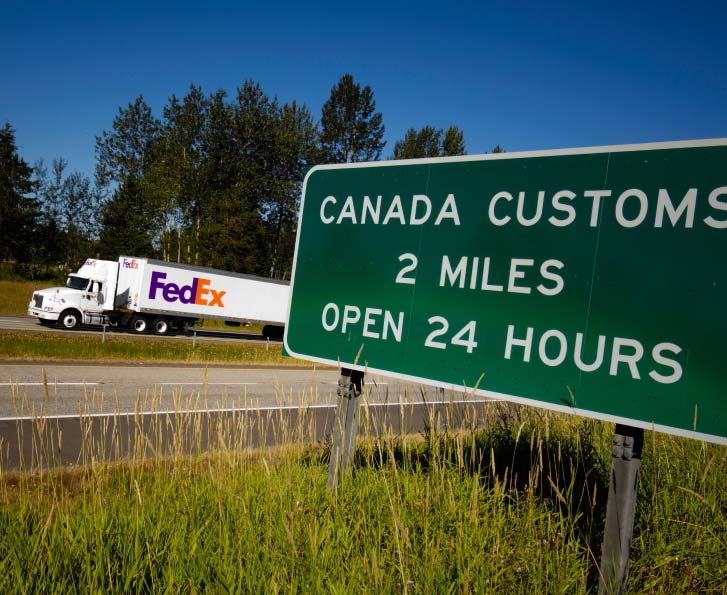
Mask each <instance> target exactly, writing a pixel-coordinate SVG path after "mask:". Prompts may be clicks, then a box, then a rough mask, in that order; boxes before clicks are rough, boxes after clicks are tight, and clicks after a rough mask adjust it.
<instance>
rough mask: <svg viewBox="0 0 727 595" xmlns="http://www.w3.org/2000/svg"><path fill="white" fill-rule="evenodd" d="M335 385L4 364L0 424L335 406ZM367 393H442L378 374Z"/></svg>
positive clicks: (260, 372) (293, 374) (167, 368)
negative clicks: (51, 418) (45, 418)
mask: <svg viewBox="0 0 727 595" xmlns="http://www.w3.org/2000/svg"><path fill="white" fill-rule="evenodd" d="M338 378H339V372H338V370H336V369H332V368H323V369H316V368H313V367H311V368H304V369H300V368H280V367H278V368H264V367H235V366H215V367H199V366H179V365H158V364H140V363H139V364H135V363H131V364H107V363H104V364H102V365H98V364H78V365H74V364H65V363H51V362H44V363H28V364H25V363H22V364H20V363H6V364H2V365H0V418H7V417H22V416H31V415H43V416H53V415H69V414H75V415H78V414H84V415H89V414H97V413H127V412H132V413H133V412H135V411H143V412H155V411H174V410H185V411H186V410H202V409H204V410H209V409H230V408H249V407H275V406H279V405H284V406H289V405H296V406H298V405H312V404H315V405H331V404H335V403H336V388H337V383H338ZM366 388H367V391H366V395H367V399H369V400H370V401H371V402H376V403H385V402H390V401H392V400H397V402H398V400H399V398H401V399H404V400H405V401H412V400H418V401H420V402H421V401H427V400H438V399H440V398H441V394H440V393H441V391H440V390H439V389H435V388H431V387H424V386H420V385H411V384H408V383H403V382H399V381H396V380H394V379H391V378H386V377H383V376H378V375H369V376H368V377H367V378H366ZM454 397H455V398H457V399H459V398H460V396H459V395H454Z"/></svg>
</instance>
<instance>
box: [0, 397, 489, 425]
mask: <svg viewBox="0 0 727 595" xmlns="http://www.w3.org/2000/svg"><path fill="white" fill-rule="evenodd" d="M500 401H502V399H472V400H467V401H457V400H455V401H449V400H447V401H427V402H426V403H424V402H421V403H367V404H366V407H372V408H373V407H399V406H402V405H403V406H405V407H409V406H422V405H424V406H428V405H479V404H482V403H498V402H500ZM337 406H338V405H335V404H325V403H323V404H318V405H275V406H270V407H241V408H238V407H228V408H225V409H185V410H182V411H173V410H168V411H142V412H140V413H135V412H134V411H127V412H124V413H121V412H116V413H87V414H83V415H82V416H81V417H83V418H84V419H88V418H94V417H121V416H126V417H134V416H136V415H190V414H199V413H256V412H263V413H264V412H267V411H290V410H293V409H303V410H306V409H335V408H336V407H337ZM40 418H42V419H44V420H53V419H78V418H79V415H78V414H77V413H69V414H64V415H48V416H35V417H32V416H24V417H0V422H3V421H28V420H31V421H32V420H36V419H40Z"/></svg>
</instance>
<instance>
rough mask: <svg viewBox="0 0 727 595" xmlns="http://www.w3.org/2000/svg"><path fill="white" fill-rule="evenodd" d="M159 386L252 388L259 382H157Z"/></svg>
mask: <svg viewBox="0 0 727 595" xmlns="http://www.w3.org/2000/svg"><path fill="white" fill-rule="evenodd" d="M155 384H156V385H157V386H204V385H205V384H206V385H207V386H252V385H255V384H257V382H155Z"/></svg>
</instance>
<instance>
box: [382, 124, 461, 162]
mask: <svg viewBox="0 0 727 595" xmlns="http://www.w3.org/2000/svg"><path fill="white" fill-rule="evenodd" d="M464 154H465V147H464V133H463V132H462V131H461V130H460V129H459V128H458V127H457V126H450V127H449V128H448V129H447V131H446V132H444V131H443V130H437V129H435V128H434V127H433V126H425V127H424V128H422V129H421V130H415V129H414V128H410V129H409V130H407V131H406V135H405V136H404V138H403V139H402V140H400V141H397V142H396V144H395V145H394V156H393V158H394V159H422V158H427V157H453V156H455V155H464Z"/></svg>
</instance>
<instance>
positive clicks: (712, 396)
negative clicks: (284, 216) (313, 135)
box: [285, 139, 727, 444]
mask: <svg viewBox="0 0 727 595" xmlns="http://www.w3.org/2000/svg"><path fill="white" fill-rule="evenodd" d="M726 240H727V139H718V140H706V141H687V142H675V143H658V144H646V145H625V146H616V147H595V148H586V149H573V150H571V149H568V150H557V151H543V152H531V153H500V154H494V155H482V156H465V157H455V158H441V159H423V160H409V161H388V162H376V163H358V164H345V165H326V166H318V167H315V168H313V169H312V170H311V171H310V172H309V173H308V175H307V176H306V178H305V182H304V186H303V197H302V201H301V216H300V220H299V227H298V237H297V244H296V256H295V262H294V268H293V276H292V281H291V300H290V306H289V317H288V324H287V326H286V333H285V345H286V349H287V350H288V352H289V353H290V354H291V355H293V356H295V357H299V358H303V359H308V360H311V361H314V362H320V363H325V364H331V365H340V366H342V367H344V368H349V369H352V370H359V371H361V370H364V369H368V370H371V371H373V372H379V373H382V374H388V375H391V376H395V377H398V378H402V379H406V380H411V381H413V382H423V383H427V384H431V385H434V386H438V387H443V388H447V389H455V390H456V389H460V390H473V387H475V386H476V389H475V390H474V392H475V393H476V394H478V395H480V396H485V397H493V398H498V399H505V400H509V401H512V402H517V403H523V404H527V405H534V406H538V407H543V408H546V409H551V410H555V411H563V412H568V413H574V414H578V415H583V416H587V417H592V418H597V419H602V420H606V421H611V422H616V423H618V424H620V425H623V426H628V427H632V428H641V429H654V430H657V431H662V432H668V433H671V434H676V435H679V436H687V437H691V438H696V439H700V440H707V441H711V442H717V443H721V444H727V400H726V399H725V398H724V388H723V387H724V381H723V379H724V372H723V368H724V362H726V361H727V342H726V341H725V340H724V337H725V336H727V316H726V315H725V309H724V304H726V303H727V266H725V255H726V254H727V241H726ZM481 376H482V379H481V380H480V381H479V384H478V379H480V377H481Z"/></svg>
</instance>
